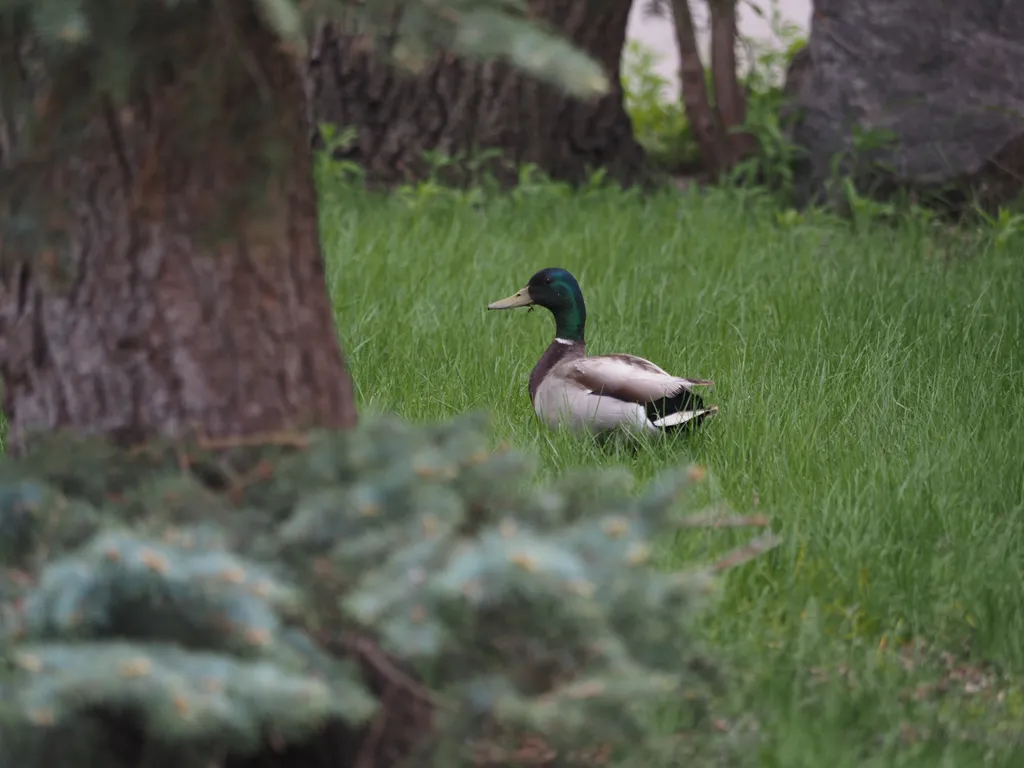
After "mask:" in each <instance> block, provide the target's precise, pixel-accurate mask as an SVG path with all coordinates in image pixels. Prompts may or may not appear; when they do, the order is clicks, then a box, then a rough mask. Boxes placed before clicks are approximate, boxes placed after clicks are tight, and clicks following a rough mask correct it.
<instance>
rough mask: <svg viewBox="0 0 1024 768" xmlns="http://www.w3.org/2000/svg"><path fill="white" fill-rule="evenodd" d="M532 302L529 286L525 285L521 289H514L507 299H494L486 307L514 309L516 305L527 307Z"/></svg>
mask: <svg viewBox="0 0 1024 768" xmlns="http://www.w3.org/2000/svg"><path fill="white" fill-rule="evenodd" d="M531 304H533V299H531V298H530V288H529V286H527V287H526V288H523V289H522V290H521V291H516V292H515V293H513V294H512V295H511V296H509V297H508V298H507V299H502V300H501V301H496V302H494V303H493V304H488V305H487V308H488V309H515V308H516V307H528V306H530V305H531Z"/></svg>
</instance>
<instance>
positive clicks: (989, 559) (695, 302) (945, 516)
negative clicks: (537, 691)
mask: <svg viewBox="0 0 1024 768" xmlns="http://www.w3.org/2000/svg"><path fill="white" fill-rule="evenodd" d="M531 189H533V193H532V194H524V195H522V196H521V197H519V198H518V199H504V200H502V199H496V200H491V201H486V200H485V201H483V202H479V201H478V202H477V203H476V204H473V203H472V202H471V201H465V200H456V199H450V198H448V197H439V198H438V199H436V200H433V201H431V200H428V199H426V198H424V197H415V196H413V197H411V198H409V200H406V201H403V200H402V199H400V198H392V199H389V200H384V199H383V198H377V197H371V196H367V195H366V194H364V193H356V192H352V191H349V190H348V188H347V187H346V186H344V185H343V184H340V183H330V182H328V183H325V184H324V187H323V209H322V220H323V232H324V242H325V247H326V252H327V257H328V260H329V264H330V266H329V278H328V279H329V286H330V290H331V291H332V294H333V297H334V303H335V307H336V310H337V317H338V325H339V328H340V333H341V337H342V341H343V344H344V346H345V350H346V353H347V355H348V359H349V363H350V366H351V369H352V372H353V374H354V377H355V380H356V383H357V386H358V394H359V400H360V403H361V407H362V408H363V409H364V410H365V411H370V410H381V411H394V412H397V413H398V414H400V415H401V416H403V417H406V418H409V419H412V420H416V421H419V420H434V419H442V418H446V417H449V416H451V415H453V414H456V413H460V412H463V411H466V410H472V409H486V410H487V411H489V412H490V413H491V414H492V416H493V429H494V432H495V434H496V437H497V439H505V440H508V441H509V442H511V443H512V444H514V445H517V446H519V447H521V448H522V449H524V450H527V451H531V452H534V453H536V454H537V455H539V457H540V460H541V462H542V464H543V466H544V471H545V472H548V473H556V472H559V471H561V470H563V469H565V468H568V467H575V466H619V465H624V466H627V467H628V468H629V469H630V470H631V471H632V472H633V473H634V474H635V476H636V477H637V478H638V480H639V481H641V482H645V481H647V480H649V479H650V478H651V477H652V476H654V475H655V474H656V473H657V472H659V471H660V470H663V469H666V468H669V467H673V466H677V465H680V464H687V463H689V462H698V463H700V464H701V465H703V466H705V467H706V468H707V469H708V480H707V481H706V483H705V486H704V487H703V488H702V490H701V491H700V496H699V497H698V498H696V499H695V501H694V503H695V504H698V505H704V504H708V503H726V504H728V505H729V506H731V507H732V508H733V509H735V510H737V511H739V512H744V513H749V512H752V511H754V510H755V508H756V510H757V511H758V512H761V513H764V514H767V515H770V516H771V518H772V520H773V521H774V527H775V529H776V530H777V531H778V532H779V534H780V535H781V536H783V538H784V542H783V544H782V546H781V547H780V548H779V549H777V550H775V551H774V552H772V553H770V554H768V555H767V556H764V557H762V558H761V559H760V560H757V561H755V562H754V563H751V564H748V565H746V566H743V567H742V568H740V569H738V570H736V571H734V572H732V573H730V575H729V576H728V578H727V582H726V585H725V589H724V590H723V594H722V598H721V600H720V601H719V602H718V603H717V604H716V605H715V606H714V607H713V608H712V609H711V610H710V611H709V612H708V613H707V614H705V616H704V618H703V631H704V634H705V637H706V639H707V641H708V642H709V643H710V644H712V645H713V646H714V647H716V648H717V649H718V652H719V654H720V656H721V657H722V658H724V659H725V660H726V663H727V680H728V691H727V693H725V694H723V696H722V698H721V699H720V700H719V701H717V702H716V704H715V706H716V715H717V716H718V717H719V718H720V719H721V723H720V727H721V728H722V729H723V730H724V731H726V732H727V735H725V736H724V737H723V739H725V740H726V741H729V742H730V743H734V744H739V745H743V744H747V743H756V744H757V747H756V749H755V750H754V751H750V750H747V751H746V752H744V755H745V758H746V759H745V761H744V762H745V764H749V765H758V766H786V767H787V768H797V767H798V766H808V768H811V767H813V768H821V766H823V765H829V766H830V768H839V766H903V765H906V766H927V767H928V768H933V767H934V766H938V765H957V766H973V765H982V764H985V765H1006V766H1020V765H1024V725H1022V723H1024V688H1022V686H1021V677H1020V673H1021V672H1022V671H1024V642H1022V639H1021V638H1022V637H1024V579H1022V572H1024V317H1022V306H1024V301H1022V299H1021V295H1022V294H1021V292H1022V288H1024V247H1022V246H1021V245H1020V244H1019V243H1015V242H1013V241H1011V242H1010V243H1009V244H1008V245H1007V246H1006V247H1005V248H1002V249H997V248H995V247H993V246H991V245H989V244H988V240H987V239H986V238H984V237H968V236H962V235H958V234H956V233H950V232H942V231H939V230H937V229H930V228H929V227H928V226H926V225H924V224H922V223H920V222H918V221H914V220H906V221H903V222H902V223H899V224H897V225H895V226H883V225H878V226H877V227H871V228H860V229H857V228H854V227H851V226H850V225H848V224H845V223H842V222H839V221H835V220H831V219H829V218H827V217H824V216H820V217H819V216H810V217H808V218H806V219H804V220H801V221H798V222H796V223H795V224H792V225H789V226H780V225H779V224H777V223H776V222H777V218H776V216H775V213H774V210H773V208H772V207H771V205H770V204H769V203H768V202H767V201H766V200H765V199H763V198H759V197H758V196H756V195H751V194H743V195H741V194H740V193H737V192H728V191H725V190H711V191H709V192H708V193H706V194H697V193H693V194H683V195H680V194H679V193H667V192H666V193H663V194H659V195H657V196H654V197H653V198H650V199H647V200H646V201H645V200H642V199H640V198H639V197H638V196H635V195H626V194H624V193H622V192H618V191H612V190H596V191H590V192H588V193H586V194H584V195H581V196H578V197H575V198H570V197H568V196H566V195H558V194H556V193H555V192H552V191H549V190H545V189H544V188H542V187H536V188H531ZM527 191H529V190H527ZM787 221H788V220H787ZM547 266H562V267H565V268H567V269H569V270H570V271H572V272H573V273H574V274H575V275H576V276H577V277H578V278H579V280H580V283H581V285H582V287H583V292H584V295H585V297H586V299H587V308H588V320H589V322H588V325H587V335H588V343H589V349H590V351H591V353H594V354H598V353H603V352H631V353H635V354H639V355H642V356H645V357H649V358H650V359H652V360H654V361H655V362H657V363H658V364H660V365H661V366H663V367H665V368H667V369H668V370H670V371H672V372H675V373H679V374H682V375H690V376H700V377H708V378H713V379H714V380H715V382H716V388H715V390H714V393H713V398H712V399H713V402H715V403H716V404H718V405H719V406H720V407H721V413H720V414H719V416H718V417H717V418H716V419H715V420H713V421H712V422H709V423H708V424H707V426H706V428H705V429H704V430H703V431H702V432H701V433H700V434H698V435H696V436H694V437H693V438H691V439H690V440H669V441H665V442H664V444H661V445H651V446H644V447H643V448H642V449H641V450H640V451H639V452H638V453H632V452H629V451H625V450H620V449H611V450H609V449H602V448H600V447H598V446H597V445H595V444H594V443H593V442H592V441H586V440H578V439H572V438H569V437H564V436H560V435H555V434H552V433H549V432H547V431H546V430H545V429H544V428H542V427H541V426H540V425H539V424H538V422H537V421H536V420H535V418H534V416H533V412H532V410H531V407H530V403H529V399H528V395H527V389H526V382H527V377H528V375H529V371H530V369H531V368H532V366H533V364H534V362H535V361H536V359H537V358H538V356H539V355H540V353H541V352H542V351H543V349H544V347H545V346H546V345H547V343H548V342H549V341H550V339H551V336H552V334H553V324H552V322H551V318H550V316H549V315H548V314H547V312H545V311H543V310H541V311H537V312H533V313H530V314H527V313H526V312H525V311H519V312H502V313H496V312H492V313H488V312H486V311H485V306H486V305H487V303H488V302H489V301H493V300H494V299H497V298H501V297H504V296H507V295H509V294H511V293H512V292H513V291H515V290H517V289H519V288H521V287H522V286H523V285H524V284H525V282H526V280H527V279H528V278H529V276H530V275H531V274H532V273H533V272H534V271H536V270H537V269H540V268H542V267H547ZM744 535H749V532H746V534H744ZM740 540H741V539H740V538H739V534H729V533H723V532H720V531H719V532H701V533H699V534H692V533H689V532H687V534H686V535H685V537H684V536H683V535H680V537H679V539H678V540H677V541H675V542H672V541H666V542H665V553H664V558H665V562H666V565H671V563H672V562H673V561H680V560H682V559H683V558H686V559H690V558H693V557H700V558H708V559H709V558H712V557H714V556H715V555H716V554H717V553H719V552H721V551H724V550H725V549H728V548H729V547H730V546H735V545H736V544H737V543H738V542H739V541H740ZM744 713H748V714H746V715H744ZM666 719H667V720H670V719H671V717H670V716H668V717H667V718H666ZM664 725H665V727H671V723H670V722H666V723H665V724H664ZM755 732H756V735H757V738H756V739H754V740H753V741H748V740H749V739H751V738H752V736H753V735H754V734H755Z"/></svg>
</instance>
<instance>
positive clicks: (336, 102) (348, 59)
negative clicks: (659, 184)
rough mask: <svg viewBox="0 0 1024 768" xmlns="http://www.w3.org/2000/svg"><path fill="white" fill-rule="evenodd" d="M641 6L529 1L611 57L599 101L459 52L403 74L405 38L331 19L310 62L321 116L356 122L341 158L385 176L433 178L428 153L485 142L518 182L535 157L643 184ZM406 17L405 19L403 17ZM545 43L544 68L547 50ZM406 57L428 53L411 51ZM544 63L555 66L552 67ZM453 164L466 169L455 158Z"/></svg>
mask: <svg viewBox="0 0 1024 768" xmlns="http://www.w3.org/2000/svg"><path fill="white" fill-rule="evenodd" d="M631 6H632V0H529V2H528V11H529V14H530V17H531V18H534V19H535V20H537V22H538V23H539V24H543V26H544V28H546V29H550V30H552V31H554V32H557V33H560V34H562V35H564V36H565V37H566V38H567V39H569V40H571V41H572V42H573V43H575V44H576V45H578V46H579V47H580V48H581V49H582V50H584V51H586V52H587V53H588V54H590V55H591V56H592V57H593V58H594V59H595V60H596V61H597V62H599V63H600V65H601V67H602V69H603V70H604V72H605V73H606V74H607V76H608V79H609V81H610V86H611V87H610V88H609V91H608V93H607V95H605V96H604V97H603V98H601V99H597V100H593V99H580V98H578V97H576V96H574V95H573V94H572V93H566V92H565V91H564V90H563V89H560V88H556V87H552V85H551V84H550V83H545V82H544V81H543V80H542V79H540V78H538V77H536V76H531V74H529V73H527V72H524V71H523V70H522V68H521V67H512V66H509V65H508V64H507V63H504V62H502V61H500V60H492V61H488V62H486V63H480V62H478V61H471V60H467V59H466V58H464V57H458V56H453V55H451V54H450V53H442V54H441V55H432V52H431V53H430V54H428V53H427V52H419V53H420V56H419V57H418V59H416V60H415V61H414V64H415V67H414V70H415V71H413V72H404V73H403V72H400V71H398V70H396V68H395V67H394V66H393V59H394V56H393V55H392V53H393V47H397V46H396V44H395V43H394V42H393V41H391V40H389V39H388V38H387V37H385V38H378V39H377V41H376V42H374V41H371V40H368V39H367V38H366V36H365V34H364V33H363V32H362V31H361V30H360V25H358V24H351V23H345V22H344V21H340V22H336V23H334V24H331V25H323V26H322V27H321V29H320V30H319V32H318V34H317V37H316V42H315V44H314V46H313V50H312V54H311V56H310V60H309V68H308V81H309V92H310V95H311V106H312V114H313V118H314V119H315V120H317V121H323V122H327V123H331V124H334V125H336V126H339V127H343V128H351V129H354V130H355V140H354V141H353V142H351V143H350V144H348V145H346V146H345V147H343V148H341V150H340V152H339V154H340V155H341V156H344V157H346V158H348V159H351V160H355V161H356V162H359V163H360V164H361V165H363V166H364V167H365V168H366V170H367V172H368V177H369V179H370V180H371V181H375V182H382V183H385V184H388V183H398V182H402V181H409V180H411V179H414V178H422V177H424V176H425V175H427V174H428V173H429V172H430V170H431V169H430V167H429V166H428V165H427V162H426V160H425V159H424V154H425V153H426V152H428V151H438V152H441V153H442V154H444V155H447V156H448V157H450V158H454V157H458V156H462V157H468V156H472V155H474V154H477V153H479V152H480V151H481V150H498V158H496V161H495V162H493V163H490V164H489V165H488V170H489V171H492V172H498V173H499V174H501V175H504V176H505V177H506V178H507V179H508V180H510V181H514V180H515V179H516V175H517V166H521V165H522V164H524V163H532V164H536V165H537V166H539V167H540V168H541V169H542V170H543V171H545V172H546V173H548V174H550V175H551V176H553V177H555V178H558V179H562V180H567V181H570V182H579V181H582V180H584V179H585V178H586V177H587V175H588V173H590V172H591V171H593V170H595V169H598V168H601V169H604V170H606V171H608V173H609V174H610V175H611V176H612V177H614V178H616V179H618V180H620V181H622V182H624V183H632V182H635V181H638V180H642V179H643V178H644V177H645V176H646V174H647V172H648V168H647V164H646V157H645V155H644V152H643V150H642V149H641V147H640V146H639V144H637V142H636V141H635V139H634V136H633V130H632V125H631V123H630V120H629V116H628V115H627V114H626V111H625V108H624V106H623V98H622V88H621V85H620V78H619V69H620V61H621V58H622V50H623V46H624V44H625V40H626V25H627V22H628V20H629V12H630V8H631ZM402 20H403V16H401V15H399V16H397V17H396V19H395V21H394V22H393V23H394V25H395V26H396V27H397V26H398V25H400V24H401V23H402ZM495 33H497V32H496V31H495ZM442 47H443V48H446V49H448V50H450V47H448V46H442ZM534 50H536V56H537V64H538V65H541V64H542V63H543V62H544V61H546V60H547V55H546V54H543V53H542V50H543V49H542V48H541V47H538V46H535V47H534ZM553 54H554V50H553V49H552V53H551V55H553ZM405 58H406V59H409V58H416V57H410V56H408V52H406V56H405ZM552 62H553V63H554V60H552ZM555 66H557V64H555ZM533 69H534V71H535V72H538V73H543V71H544V69H545V67H544V66H535V67H533ZM450 170H451V171H453V172H458V171H459V170H460V168H459V166H458V164H455V163H453V164H452V166H451V168H450ZM502 171H504V173H503V174H502ZM452 180H453V181H455V180H459V178H453V179H452Z"/></svg>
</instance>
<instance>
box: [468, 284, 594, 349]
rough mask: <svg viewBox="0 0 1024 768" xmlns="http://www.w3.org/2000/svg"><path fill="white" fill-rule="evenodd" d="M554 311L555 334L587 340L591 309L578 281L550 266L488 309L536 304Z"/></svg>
mask: <svg viewBox="0 0 1024 768" xmlns="http://www.w3.org/2000/svg"><path fill="white" fill-rule="evenodd" d="M535 304H536V305H537V306H539V307H544V308H545V309H547V310H550V312H551V314H553V315H554V316H555V335H556V336H557V337H558V338H560V339H568V340H569V341H583V328H584V326H585V325H586V323H587V307H586V305H585V304H584V303H583V292H582V291H580V284H579V283H577V282H576V278H575V277H573V276H572V275H571V274H569V273H568V272H567V271H566V270H564V269H559V268H558V267H548V268H547V269H542V270H541V271H540V272H538V273H537V274H535V275H534V276H533V277H531V278H530V282H528V283H527V284H526V287H525V288H523V289H522V290H520V291H516V292H515V293H514V294H512V295H511V296H509V297H508V298H507V299H502V300H501V301H496V302H494V303H493V304H488V305H487V308H488V309H515V308H516V307H530V306H533V305H535Z"/></svg>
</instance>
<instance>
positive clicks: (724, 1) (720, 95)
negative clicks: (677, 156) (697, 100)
mask: <svg viewBox="0 0 1024 768" xmlns="http://www.w3.org/2000/svg"><path fill="white" fill-rule="evenodd" d="M708 10H709V13H710V16H711V79H712V81H713V82H714V85H715V106H716V107H717V108H718V114H719V115H720V117H721V120H722V128H723V130H724V132H725V136H726V142H727V144H728V147H729V151H728V161H727V162H728V166H729V167H731V166H733V165H735V164H736V163H738V162H739V161H740V160H742V159H743V158H744V157H745V156H746V155H747V154H748V153H750V152H751V151H753V149H754V143H753V137H752V136H751V135H750V134H749V133H745V132H742V131H738V130H736V129H738V128H739V127H740V126H742V125H743V124H744V122H745V121H746V119H747V103H746V97H745V95H744V93H743V89H742V88H741V87H740V83H739V79H738V77H737V75H738V72H737V62H736V39H737V36H738V29H737V20H736V0H709V3H708Z"/></svg>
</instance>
